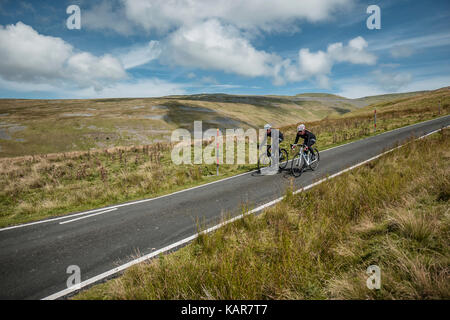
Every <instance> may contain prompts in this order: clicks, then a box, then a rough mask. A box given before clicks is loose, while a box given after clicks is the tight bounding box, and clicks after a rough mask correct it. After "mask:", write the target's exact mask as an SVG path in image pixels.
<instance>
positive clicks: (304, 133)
mask: <svg viewBox="0 0 450 320" xmlns="http://www.w3.org/2000/svg"><path fill="white" fill-rule="evenodd" d="M300 138H302V139H303V144H304V145H305V149H306V150H308V151H309V152H310V153H311V155H312V158H314V157H315V154H314V150H313V149H312V148H311V146H312V145H313V144H314V143H316V136H315V135H314V133H312V132H311V131H308V130H306V127H305V125H304V124H301V125H299V126H298V127H297V135H296V137H295V142H294V144H293V145H292V149H294V148H295V146H296V145H297V142H298V139H300Z"/></svg>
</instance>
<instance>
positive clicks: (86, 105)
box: [0, 93, 414, 157]
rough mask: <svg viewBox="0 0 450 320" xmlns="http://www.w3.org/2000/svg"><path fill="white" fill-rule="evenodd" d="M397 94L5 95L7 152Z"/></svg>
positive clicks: (1, 106) (269, 119)
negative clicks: (24, 97) (41, 97)
mask: <svg viewBox="0 0 450 320" xmlns="http://www.w3.org/2000/svg"><path fill="white" fill-rule="evenodd" d="M412 94H414V93H412ZM398 96H399V95H386V96H381V97H380V98H377V97H368V98H364V99H357V100H351V99H346V98H343V97H338V96H335V95H329V94H317V93H311V94H302V95H297V96H294V97H290V96H238V95H226V94H199V95H191V96H172V97H164V98H140V99H131V98H130V99H125V98H124V99H91V100H20V99H0V157H15V156H23V155H38V154H46V153H56V152H69V151H86V150H89V149H92V148H94V149H99V148H100V149H101V148H110V147H117V146H132V145H147V144H153V143H157V142H167V141H169V140H170V135H171V132H172V130H173V129H175V128H179V127H182V128H187V129H192V126H193V121H194V120H202V121H203V125H204V128H203V129H207V128H236V127H242V128H248V127H259V128H261V127H262V126H263V125H264V124H265V123H271V124H272V125H274V126H285V125H289V124H295V123H298V122H306V121H318V120H321V119H323V118H325V117H331V116H340V115H342V114H348V113H352V112H353V111H356V110H358V109H359V108H360V107H364V106H367V105H368V104H369V103H372V102H374V101H380V99H382V101H386V100H389V99H391V98H390V97H392V98H398Z"/></svg>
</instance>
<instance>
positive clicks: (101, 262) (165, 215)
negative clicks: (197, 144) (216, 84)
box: [0, 116, 450, 299]
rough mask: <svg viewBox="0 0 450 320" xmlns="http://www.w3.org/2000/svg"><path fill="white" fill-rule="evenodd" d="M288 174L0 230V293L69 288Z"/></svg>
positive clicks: (40, 293)
mask: <svg viewBox="0 0 450 320" xmlns="http://www.w3.org/2000/svg"><path fill="white" fill-rule="evenodd" d="M448 125H450V116H446V117H441V118H438V119H434V120H431V121H427V122H423V123H419V124H416V125H412V126H408V127H404V128H400V129H397V130H394V131H390V132H386V133H383V134H380V135H377V136H373V137H370V138H367V139H364V140H360V141H356V142H353V143H350V144H346V145H343V146H340V147H337V148H333V149H329V150H326V151H323V152H321V161H320V166H319V168H318V170H317V171H315V172H311V171H308V172H305V173H304V174H303V175H302V176H301V177H300V178H297V179H295V181H294V186H295V188H296V189H298V188H301V187H304V186H307V185H309V184H311V183H313V182H314V181H316V180H318V179H319V178H323V177H324V176H325V175H328V174H329V175H331V174H333V173H337V172H339V171H341V170H343V169H345V168H348V167H350V166H352V165H355V164H358V163H360V162H362V161H364V160H367V159H370V158H371V157H374V156H376V155H378V154H380V153H382V152H383V151H385V150H387V149H389V148H392V147H395V146H396V145H397V144H398V143H402V142H404V141H406V140H407V139H408V138H410V137H411V136H412V135H415V136H420V135H424V134H426V133H429V132H432V131H434V130H437V129H440V128H442V127H445V126H448ZM290 178H291V177H290V176H289V175H288V174H287V173H280V174H277V175H274V176H260V175H256V174H254V173H247V174H243V175H239V176H237V177H233V178H229V179H226V180H223V181H219V182H216V183H211V184H208V185H205V186H200V187H196V188H193V189H188V190H185V191H182V192H177V193H174V194H171V195H167V196H163V197H159V198H155V199H151V200H150V199H147V200H145V201H142V202H137V203H135V202H133V203H128V204H124V205H121V206H115V207H111V208H105V210H100V211H95V212H93V213H91V214H84V213H83V214H81V215H73V214H71V215H67V216H64V217H62V218H59V220H52V219H49V220H44V221H41V222H40V223H37V224H25V225H22V226H18V227H14V228H3V229H0V299H42V298H44V297H47V296H49V295H51V294H54V293H56V292H59V291H61V290H63V289H66V288H67V284H66V282H67V279H68V277H69V274H67V273H66V271H67V267H68V266H70V265H76V266H79V268H80V270H81V280H82V281H84V280H86V279H89V278H92V277H94V276H97V275H99V274H101V273H103V272H106V271H108V270H110V269H112V268H114V267H117V266H118V265H121V264H124V263H126V262H128V261H130V260H133V259H134V258H136V256H137V254H138V253H140V254H141V255H144V254H148V253H150V252H152V251H154V250H158V249H160V248H163V247H165V246H168V245H170V244H173V243H175V242H177V241H179V240H181V239H184V238H187V237H189V236H191V235H193V234H195V233H196V232H197V221H199V220H200V221H203V222H204V223H206V224H207V225H209V226H211V225H214V224H216V223H218V222H219V221H220V218H221V217H222V216H223V215H224V214H226V215H237V214H239V213H241V211H240V208H241V206H242V205H243V204H250V205H251V206H258V205H261V204H264V203H267V202H269V201H271V200H274V199H277V198H279V197H280V196H282V195H283V194H284V193H285V190H286V188H287V187H288V186H289V182H290Z"/></svg>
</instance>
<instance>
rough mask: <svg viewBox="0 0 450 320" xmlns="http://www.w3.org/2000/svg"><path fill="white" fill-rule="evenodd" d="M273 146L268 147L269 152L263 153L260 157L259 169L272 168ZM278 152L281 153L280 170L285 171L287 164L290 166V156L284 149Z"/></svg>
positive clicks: (279, 149)
mask: <svg viewBox="0 0 450 320" xmlns="http://www.w3.org/2000/svg"><path fill="white" fill-rule="evenodd" d="M271 151H272V146H271V145H267V152H266V153H263V154H261V155H260V156H259V158H258V169H260V168H262V167H270V166H271V164H272V153H271ZM278 152H279V158H278V162H279V165H278V166H279V168H280V170H283V169H285V168H286V166H287V164H288V158H289V154H288V152H287V150H286V149H284V148H278Z"/></svg>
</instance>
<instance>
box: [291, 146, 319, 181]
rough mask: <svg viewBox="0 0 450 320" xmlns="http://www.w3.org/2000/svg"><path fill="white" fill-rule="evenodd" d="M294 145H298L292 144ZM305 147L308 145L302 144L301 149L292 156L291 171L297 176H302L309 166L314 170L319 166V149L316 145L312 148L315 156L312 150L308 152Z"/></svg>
mask: <svg viewBox="0 0 450 320" xmlns="http://www.w3.org/2000/svg"><path fill="white" fill-rule="evenodd" d="M293 146H296V145H293V144H291V148H292V147H293ZM305 147H306V145H304V144H303V145H302V146H301V149H300V150H299V151H298V152H297V153H296V154H295V155H294V157H293V158H292V163H291V173H292V175H293V176H294V177H296V178H298V177H300V176H301V175H302V173H303V172H304V171H305V170H306V169H307V168H310V169H311V170H313V171H314V170H316V169H317V167H318V166H319V161H320V154H319V150H317V148H316V147H314V148H312V149H313V150H314V156H312V154H311V152H307V151H306V150H305ZM311 157H312V159H311Z"/></svg>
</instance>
